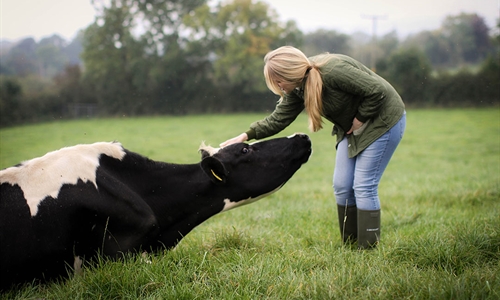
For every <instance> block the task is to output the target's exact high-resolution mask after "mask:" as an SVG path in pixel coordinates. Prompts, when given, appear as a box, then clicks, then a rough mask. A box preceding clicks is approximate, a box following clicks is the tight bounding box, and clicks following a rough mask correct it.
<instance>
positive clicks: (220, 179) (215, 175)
mask: <svg viewBox="0 0 500 300" xmlns="http://www.w3.org/2000/svg"><path fill="white" fill-rule="evenodd" d="M210 172H212V175H214V177H215V178H217V179H218V180H219V181H222V178H220V177H219V176H217V174H215V172H214V170H212V169H210Z"/></svg>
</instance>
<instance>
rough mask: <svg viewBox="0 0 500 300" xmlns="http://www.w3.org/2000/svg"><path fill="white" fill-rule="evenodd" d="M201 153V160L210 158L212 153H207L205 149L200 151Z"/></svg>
mask: <svg viewBox="0 0 500 300" xmlns="http://www.w3.org/2000/svg"><path fill="white" fill-rule="evenodd" d="M200 152H201V159H204V158H205V157H209V156H210V153H209V152H208V151H206V150H205V149H200Z"/></svg>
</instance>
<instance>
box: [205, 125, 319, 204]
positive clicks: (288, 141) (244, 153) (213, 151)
mask: <svg viewBox="0 0 500 300" xmlns="http://www.w3.org/2000/svg"><path fill="white" fill-rule="evenodd" d="M200 150H201V152H202V161H201V167H202V169H203V171H204V172H205V174H206V175H207V176H208V177H210V179H211V180H212V182H213V183H214V184H215V185H218V186H220V187H221V188H222V189H221V190H223V193H227V194H224V195H223V196H224V201H225V202H226V204H225V207H224V210H227V209H231V208H233V207H236V206H240V205H242V204H247V203H250V202H253V201H256V200H258V199H260V198H262V197H264V196H266V195H269V194H271V193H272V192H275V191H277V190H278V189H279V188H281V187H282V186H283V185H284V184H285V183H286V182H287V181H288V180H289V179H290V178H291V177H292V175H293V174H294V173H295V172H296V171H297V170H298V169H299V168H300V167H301V166H302V164H304V163H305V162H307V160H308V159H309V156H310V155H311V152H312V149H311V140H310V139H309V137H308V136H307V135H305V134H295V135H292V136H289V137H285V138H276V139H271V140H266V141H262V142H255V143H252V144H246V143H237V144H232V145H229V146H227V147H224V148H212V147H206V146H202V147H201V148H200Z"/></svg>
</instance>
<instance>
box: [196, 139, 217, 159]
mask: <svg viewBox="0 0 500 300" xmlns="http://www.w3.org/2000/svg"><path fill="white" fill-rule="evenodd" d="M220 149H221V148H214V147H212V146H207V145H205V142H202V143H201V145H200V148H198V151H201V150H203V151H206V152H207V153H208V154H209V155H210V156H213V155H214V154H216V153H217V152H219V151H220Z"/></svg>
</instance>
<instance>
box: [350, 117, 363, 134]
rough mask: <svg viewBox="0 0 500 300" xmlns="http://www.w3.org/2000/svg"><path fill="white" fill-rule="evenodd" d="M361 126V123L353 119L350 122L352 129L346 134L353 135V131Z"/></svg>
mask: <svg viewBox="0 0 500 300" xmlns="http://www.w3.org/2000/svg"><path fill="white" fill-rule="evenodd" d="M361 126H363V122H360V121H359V120H358V119H356V118H354V120H352V127H351V129H349V131H348V132H347V134H351V133H353V131H354V130H357V129H359V128H360V127H361Z"/></svg>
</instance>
